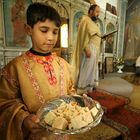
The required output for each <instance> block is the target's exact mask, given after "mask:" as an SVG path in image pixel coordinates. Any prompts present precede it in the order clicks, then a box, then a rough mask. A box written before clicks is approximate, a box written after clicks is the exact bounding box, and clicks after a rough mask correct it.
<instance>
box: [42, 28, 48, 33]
mask: <svg viewBox="0 0 140 140" xmlns="http://www.w3.org/2000/svg"><path fill="white" fill-rule="evenodd" d="M40 31H41V32H42V33H46V32H47V31H48V30H46V29H40Z"/></svg>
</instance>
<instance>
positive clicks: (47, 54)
mask: <svg viewBox="0 0 140 140" xmlns="http://www.w3.org/2000/svg"><path fill="white" fill-rule="evenodd" d="M29 51H30V52H31V53H32V54H34V55H39V56H49V55H51V54H52V53H51V52H48V53H40V52H37V51H35V50H33V49H32V48H31V49H30V50H29Z"/></svg>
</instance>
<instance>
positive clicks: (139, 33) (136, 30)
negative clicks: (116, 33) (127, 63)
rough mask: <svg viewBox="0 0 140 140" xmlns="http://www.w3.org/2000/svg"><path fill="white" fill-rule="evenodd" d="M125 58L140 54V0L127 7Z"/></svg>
mask: <svg viewBox="0 0 140 140" xmlns="http://www.w3.org/2000/svg"><path fill="white" fill-rule="evenodd" d="M124 56H125V59H136V58H137V57H138V56H140V1H139V0H135V1H134V2H132V3H131V4H130V5H128V8H127V16H126V27H125V40H124Z"/></svg>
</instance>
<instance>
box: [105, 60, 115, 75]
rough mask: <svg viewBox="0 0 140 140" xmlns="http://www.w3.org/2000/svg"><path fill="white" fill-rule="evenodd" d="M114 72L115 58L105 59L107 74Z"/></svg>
mask: <svg viewBox="0 0 140 140" xmlns="http://www.w3.org/2000/svg"><path fill="white" fill-rule="evenodd" d="M112 72H113V57H106V58H105V73H112Z"/></svg>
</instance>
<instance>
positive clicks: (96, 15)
mask: <svg viewBox="0 0 140 140" xmlns="http://www.w3.org/2000/svg"><path fill="white" fill-rule="evenodd" d="M99 15H100V7H99V6H96V8H95V10H94V11H92V14H91V18H92V20H93V21H96V20H97V18H98V17H99Z"/></svg>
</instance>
